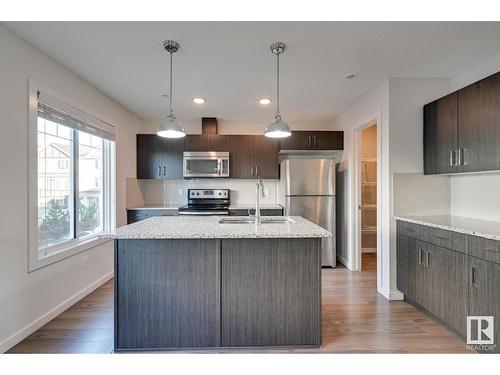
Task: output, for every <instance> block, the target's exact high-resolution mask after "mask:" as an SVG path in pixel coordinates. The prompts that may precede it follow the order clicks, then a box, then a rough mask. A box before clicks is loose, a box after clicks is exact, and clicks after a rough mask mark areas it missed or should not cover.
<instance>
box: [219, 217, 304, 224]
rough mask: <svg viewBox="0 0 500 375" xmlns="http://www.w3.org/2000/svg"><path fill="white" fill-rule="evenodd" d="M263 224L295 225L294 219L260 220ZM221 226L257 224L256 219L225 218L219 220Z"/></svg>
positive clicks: (271, 218) (266, 218) (263, 218)
mask: <svg viewBox="0 0 500 375" xmlns="http://www.w3.org/2000/svg"><path fill="white" fill-rule="evenodd" d="M260 223H261V224H289V223H290V224H291V223H295V221H294V220H293V219H292V218H289V217H262V218H261V219H260ZM219 224H255V218H253V217H248V218H246V217H235V218H224V219H220V220H219Z"/></svg>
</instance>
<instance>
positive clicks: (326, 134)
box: [280, 131, 344, 150]
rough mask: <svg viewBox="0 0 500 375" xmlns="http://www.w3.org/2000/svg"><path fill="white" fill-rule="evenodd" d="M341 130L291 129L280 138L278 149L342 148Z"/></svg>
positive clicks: (342, 137)
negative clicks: (289, 134)
mask: <svg viewBox="0 0 500 375" xmlns="http://www.w3.org/2000/svg"><path fill="white" fill-rule="evenodd" d="M343 149H344V132H342V131H292V135H291V136H290V137H288V138H283V139H281V140H280V150H343Z"/></svg>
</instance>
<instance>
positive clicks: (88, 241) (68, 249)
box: [28, 234, 112, 272]
mask: <svg viewBox="0 0 500 375" xmlns="http://www.w3.org/2000/svg"><path fill="white" fill-rule="evenodd" d="M109 241H112V240H110V239H107V238H99V237H98V234H96V235H93V236H92V237H89V238H85V239H80V240H73V241H68V242H66V243H64V244H61V245H56V246H54V248H53V249H49V250H48V251H49V253H48V254H47V255H44V256H40V255H39V252H38V251H37V252H36V254H33V256H32V257H30V261H29V267H28V272H33V271H36V270H38V269H40V268H43V267H46V266H49V265H51V264H53V263H56V262H59V261H61V260H63V259H66V258H69V257H71V256H73V255H76V254H79V253H81V252H82V251H86V250H89V249H91V248H94V247H96V246H99V245H102V244H104V243H106V242H109ZM33 257H34V258H35V259H31V258H33Z"/></svg>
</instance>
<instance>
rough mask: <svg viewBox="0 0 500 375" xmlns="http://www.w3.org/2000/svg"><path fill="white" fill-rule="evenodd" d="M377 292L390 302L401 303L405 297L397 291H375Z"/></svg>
mask: <svg viewBox="0 0 500 375" xmlns="http://www.w3.org/2000/svg"><path fill="white" fill-rule="evenodd" d="M377 292H379V293H380V294H382V295H383V296H384V297H385V298H386V299H388V300H390V301H401V300H404V296H405V295H404V294H403V293H401V292H400V291H399V290H397V291H393V292H390V291H388V290H382V289H377Z"/></svg>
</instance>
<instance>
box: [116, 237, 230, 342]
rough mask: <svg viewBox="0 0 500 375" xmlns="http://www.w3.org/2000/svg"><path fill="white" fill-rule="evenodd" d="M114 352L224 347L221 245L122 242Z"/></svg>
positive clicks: (118, 247) (211, 242)
mask: <svg viewBox="0 0 500 375" xmlns="http://www.w3.org/2000/svg"><path fill="white" fill-rule="evenodd" d="M115 262H116V266H115V267H116V273H115V277H116V279H115V283H116V285H115V314H116V315H115V319H116V320H115V348H117V349H152V348H159V349H160V348H181V347H204V346H211V347H214V346H220V276H221V274H220V242H219V240H207V239H205V240H118V241H117V245H116V247H115Z"/></svg>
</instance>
